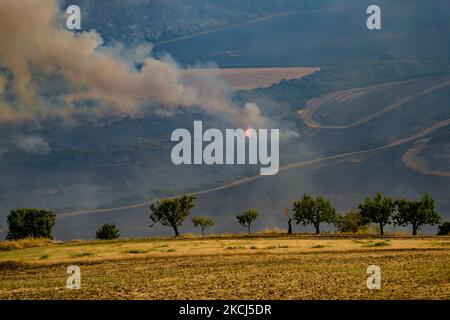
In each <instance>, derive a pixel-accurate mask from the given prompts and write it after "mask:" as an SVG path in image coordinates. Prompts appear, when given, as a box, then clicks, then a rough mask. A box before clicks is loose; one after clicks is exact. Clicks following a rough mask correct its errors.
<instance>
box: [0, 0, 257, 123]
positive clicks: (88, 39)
mask: <svg viewBox="0 0 450 320" xmlns="http://www.w3.org/2000/svg"><path fill="white" fill-rule="evenodd" d="M65 19H66V17H65V15H64V14H63V13H62V12H61V11H60V10H59V7H58V1H57V0H45V1H42V0H20V1H17V0H1V1H0V123H15V122H24V121H39V120H42V119H47V118H52V117H58V118H62V119H66V120H72V119H73V118H74V117H75V116H77V115H87V116H88V117H105V116H110V115H112V116H121V115H140V114H142V113H143V112H145V111H146V110H148V109H150V110H151V111H154V112H162V113H166V114H170V113H173V112H174V110H175V108H177V107H179V106H181V107H187V108H191V107H199V108H203V109H204V110H206V111H207V112H211V113H223V114H226V115H227V116H229V117H230V118H233V119H237V120H238V121H239V122H241V123H243V122H248V121H245V120H244V117H245V114H244V113H245V112H241V111H238V109H236V108H235V107H234V106H233V104H232V103H231V102H230V98H229V97H230V95H229V91H228V90H225V89H224V88H223V87H222V86H211V85H210V83H211V82H208V81H205V82H203V83H202V82H198V81H197V82H192V83H191V82H189V81H187V80H186V79H185V78H184V77H183V75H182V72H181V70H180V69H179V68H178V67H177V65H176V63H175V62H174V61H173V60H172V59H171V58H170V57H163V58H162V59H155V58H153V57H151V50H152V47H151V45H142V46H139V47H137V48H134V49H125V48H123V47H122V46H121V45H116V46H113V47H111V46H110V47H106V46H104V44H103V41H102V38H101V36H100V35H99V34H97V33H96V32H95V31H89V32H82V33H74V32H71V31H68V30H66V28H65V27H64V22H65ZM137 65H139V66H140V67H136V66H137ZM255 107H256V108H257V106H252V107H251V110H250V113H251V114H253V115H254V114H255V113H258V111H256V110H255ZM259 116H260V115H259ZM258 121H259V120H258Z"/></svg>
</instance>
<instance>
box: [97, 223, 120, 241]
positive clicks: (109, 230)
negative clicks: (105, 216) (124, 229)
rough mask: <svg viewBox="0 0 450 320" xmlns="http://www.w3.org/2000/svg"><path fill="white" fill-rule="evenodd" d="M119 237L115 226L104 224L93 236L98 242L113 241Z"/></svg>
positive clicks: (118, 231)
mask: <svg viewBox="0 0 450 320" xmlns="http://www.w3.org/2000/svg"><path fill="white" fill-rule="evenodd" d="M119 237H120V230H119V228H117V226H116V224H115V223H113V224H107V223H106V224H104V225H102V226H101V227H100V229H98V230H97V233H96V235H95V238H96V239H99V240H114V239H118V238H119Z"/></svg>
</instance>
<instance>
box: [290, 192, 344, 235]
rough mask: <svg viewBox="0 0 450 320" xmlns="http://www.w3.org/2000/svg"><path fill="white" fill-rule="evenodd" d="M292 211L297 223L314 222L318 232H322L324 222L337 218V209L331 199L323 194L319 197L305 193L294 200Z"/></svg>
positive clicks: (330, 221) (306, 223) (331, 221)
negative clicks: (321, 227) (321, 226)
mask: <svg viewBox="0 0 450 320" xmlns="http://www.w3.org/2000/svg"><path fill="white" fill-rule="evenodd" d="M293 206H294V208H293V209H292V212H293V214H294V219H295V221H296V223H297V224H302V225H304V226H305V225H308V224H312V225H313V226H314V228H315V229H316V234H319V233H320V224H321V223H323V222H326V223H333V222H334V221H335V219H336V210H335V208H334V207H333V206H332V205H331V203H330V201H328V200H327V199H325V198H324V197H322V196H319V197H317V198H313V197H310V196H308V195H306V194H304V195H303V198H301V199H300V200H298V201H295V202H294V205H293Z"/></svg>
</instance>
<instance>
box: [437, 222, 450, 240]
mask: <svg viewBox="0 0 450 320" xmlns="http://www.w3.org/2000/svg"><path fill="white" fill-rule="evenodd" d="M437 235H438V236H447V235H450V221H447V222H444V223H443V224H441V225H440V226H439V227H438V232H437Z"/></svg>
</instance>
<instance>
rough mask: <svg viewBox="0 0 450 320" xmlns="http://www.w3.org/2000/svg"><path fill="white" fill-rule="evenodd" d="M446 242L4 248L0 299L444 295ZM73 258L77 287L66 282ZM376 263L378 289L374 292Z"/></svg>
mask: <svg viewBox="0 0 450 320" xmlns="http://www.w3.org/2000/svg"><path fill="white" fill-rule="evenodd" d="M2 245H5V243H3V244H2ZM449 245H450V239H449V238H448V237H441V238H433V237H430V238H409V237H407V238H398V237H391V238H376V237H374V238H372V237H314V236H303V235H294V236H290V237H287V236H282V235H273V236H250V237H246V236H238V237H237V236H222V237H207V238H184V239H177V240H173V239H142V240H122V241H110V242H75V243H65V244H44V245H42V246H37V247H32V248H25V249H18V250H17V249H16V250H8V251H6V249H5V247H4V246H3V247H2V248H3V249H2V250H4V251H1V252H0V271H1V272H0V299H449V298H450V268H449V267H448V266H449V265H450V254H449V253H450V246H449ZM72 264H75V265H78V266H79V267H80V268H81V283H82V284H81V289H80V290H69V289H67V288H66V280H67V277H68V275H67V274H66V269H67V267H68V266H69V265H72ZM373 264H375V265H378V266H380V268H381V272H382V274H381V275H382V287H381V289H380V290H374V291H370V290H368V289H367V287H366V279H367V277H368V275H367V274H366V271H367V267H368V266H369V265H373Z"/></svg>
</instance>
